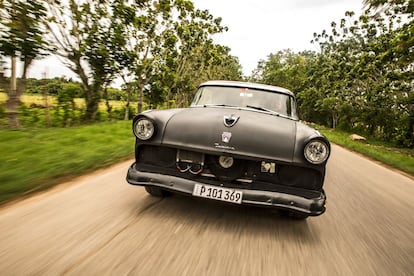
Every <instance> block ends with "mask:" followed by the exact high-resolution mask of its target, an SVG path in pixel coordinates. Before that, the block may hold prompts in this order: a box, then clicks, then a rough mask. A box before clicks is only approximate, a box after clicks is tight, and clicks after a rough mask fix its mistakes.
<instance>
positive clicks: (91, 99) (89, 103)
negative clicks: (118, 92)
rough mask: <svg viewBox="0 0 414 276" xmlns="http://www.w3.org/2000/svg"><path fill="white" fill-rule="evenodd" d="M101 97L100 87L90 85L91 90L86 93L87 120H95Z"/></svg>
mask: <svg viewBox="0 0 414 276" xmlns="http://www.w3.org/2000/svg"><path fill="white" fill-rule="evenodd" d="M100 99H101V97H100V95H99V87H95V86H92V87H90V89H89V91H86V93H85V100H86V112H85V120H86V121H88V122H90V121H95V120H96V119H97V118H96V114H97V112H98V108H99V100H100Z"/></svg>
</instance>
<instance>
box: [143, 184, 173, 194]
mask: <svg viewBox="0 0 414 276" xmlns="http://www.w3.org/2000/svg"><path fill="white" fill-rule="evenodd" d="M145 191H147V193H149V194H150V195H152V196H156V197H165V196H168V195H170V193H169V192H167V191H165V190H163V189H161V188H158V187H154V186H145Z"/></svg>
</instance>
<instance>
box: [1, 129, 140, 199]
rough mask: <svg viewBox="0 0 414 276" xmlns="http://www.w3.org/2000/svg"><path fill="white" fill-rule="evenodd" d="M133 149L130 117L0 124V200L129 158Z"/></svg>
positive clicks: (43, 187) (39, 188)
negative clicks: (32, 125) (35, 125)
mask: <svg viewBox="0 0 414 276" xmlns="http://www.w3.org/2000/svg"><path fill="white" fill-rule="evenodd" d="M133 151H134V136H133V134H132V131H131V122H130V121H121V122H113V123H99V124H94V125H89V126H80V127H73V128H50V129H44V128H41V129H24V130H19V131H13V130H4V129H0V153H1V154H0V203H2V202H3V203H4V202H6V201H8V200H10V199H13V198H16V197H19V196H21V195H24V194H26V193H30V192H33V191H38V190H42V189H45V188H48V187H50V186H53V185H55V184H57V183H59V182H61V181H63V180H66V179H68V178H70V177H72V176H77V175H81V174H83V173H86V172H89V171H93V170H95V169H98V168H102V167H105V166H108V165H110V164H113V163H116V162H118V161H120V160H123V159H126V158H130V157H132V156H133Z"/></svg>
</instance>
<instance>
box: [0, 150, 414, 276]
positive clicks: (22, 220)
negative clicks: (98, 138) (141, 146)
mask: <svg viewBox="0 0 414 276" xmlns="http://www.w3.org/2000/svg"><path fill="white" fill-rule="evenodd" d="M129 163H130V162H126V163H122V164H119V165H116V166H114V167H112V168H110V169H107V170H104V171H100V172H96V173H94V174H92V175H88V176H85V177H83V178H81V179H78V180H76V181H74V182H73V183H67V184H63V185H61V186H59V187H57V188H56V189H53V190H51V191H49V192H46V193H44V194H42V195H38V196H35V197H32V198H30V199H28V200H25V201H22V202H19V203H17V204H13V205H11V206H6V207H3V208H1V209H0V274H1V275H393V276H396V275H414V181H413V180H411V179H409V178H407V177H404V176H402V175H400V174H397V173H395V172H393V171H390V170H388V169H386V168H383V167H381V166H379V165H377V164H375V163H373V162H371V161H368V160H367V159H364V158H362V157H360V156H358V155H356V154H354V153H351V152H349V151H346V150H344V149H342V148H340V147H337V146H334V147H333V154H332V158H331V160H330V163H329V166H328V173H327V178H326V192H327V195H328V209H327V212H326V213H325V214H324V215H322V216H320V217H316V218H310V219H308V220H307V221H292V220H289V219H286V218H283V217H281V216H280V215H279V214H278V212H275V211H272V210H269V209H260V208H252V207H243V206H236V205H228V204H224V203H220V202H211V201H207V200H202V199H196V198H191V197H183V196H173V197H170V198H166V199H157V198H153V197H150V196H148V195H147V194H146V193H145V191H144V189H143V188H141V187H133V186H129V185H127V184H126V182H125V180H124V179H125V174H126V169H127V167H128V165H129Z"/></svg>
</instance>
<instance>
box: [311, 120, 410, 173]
mask: <svg viewBox="0 0 414 276" xmlns="http://www.w3.org/2000/svg"><path fill="white" fill-rule="evenodd" d="M314 127H315V128H317V129H318V130H319V131H320V132H322V133H323V134H324V135H325V136H326V137H327V138H328V139H329V140H330V141H331V142H333V143H335V144H338V145H341V146H343V147H345V148H348V149H350V150H353V151H356V152H359V153H362V154H364V155H366V156H368V157H370V158H372V159H374V160H377V161H380V162H382V163H384V164H386V165H388V166H391V167H394V168H396V169H399V170H401V171H403V172H406V173H408V174H410V175H413V176H414V150H413V149H400V148H395V147H391V146H389V145H386V144H385V143H381V142H378V141H375V140H371V139H367V141H366V142H358V141H352V140H351V139H350V138H349V136H350V135H351V133H347V132H344V131H339V130H333V129H329V128H325V127H322V126H314Z"/></svg>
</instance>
